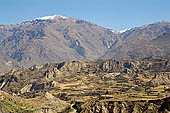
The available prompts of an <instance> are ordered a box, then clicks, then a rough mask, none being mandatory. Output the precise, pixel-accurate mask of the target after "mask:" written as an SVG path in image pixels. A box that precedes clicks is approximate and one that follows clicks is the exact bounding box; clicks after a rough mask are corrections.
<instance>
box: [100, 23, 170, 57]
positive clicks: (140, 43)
mask: <svg viewBox="0 0 170 113" xmlns="http://www.w3.org/2000/svg"><path fill="white" fill-rule="evenodd" d="M169 34H170V22H157V23H154V24H149V25H144V26H142V27H137V28H132V29H130V30H128V31H126V32H124V33H122V34H120V37H121V39H122V43H121V44H119V45H118V46H112V48H110V49H109V50H108V51H107V52H106V53H105V54H104V56H103V57H102V58H105V59H108V58H116V59H122V58H126V59H141V58H144V57H149V56H162V55H166V54H168V53H170V49H169V48H170V35H169Z"/></svg>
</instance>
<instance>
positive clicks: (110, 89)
mask: <svg viewBox="0 0 170 113" xmlns="http://www.w3.org/2000/svg"><path fill="white" fill-rule="evenodd" d="M0 89H1V91H2V92H1V95H2V96H1V98H2V99H1V102H2V104H1V111H6V112H11V110H12V111H14V112H16V109H14V108H15V107H12V106H19V107H17V110H18V112H22V110H28V111H29V112H42V113H56V112H63V113H76V112H79V113H98V112H100V113H120V112H122V113H126V112H127V111H128V112H134V113H142V112H143V113H146V112H147V113H159V112H162V113H168V112H169V111H170V109H169V108H170V107H169V106H170V103H169V101H170V100H169V97H170V56H169V55H167V56H165V57H148V58H145V59H143V60H138V61H137V60H121V61H118V60H114V59H110V60H98V61H94V62H90V61H88V62H85V61H72V62H63V63H51V64H46V65H41V66H32V67H30V68H21V69H19V70H12V71H10V72H8V73H6V74H4V75H1V76H0ZM3 103H6V104H5V105H6V106H3V105H4V104H3ZM13 103H14V104H13ZM9 104H10V105H9ZM23 106H24V107H23ZM26 106H27V107H26ZM151 108H152V109H151ZM24 112H26V111H24Z"/></svg>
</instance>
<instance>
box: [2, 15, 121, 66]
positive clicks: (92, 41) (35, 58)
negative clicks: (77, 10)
mask: <svg viewBox="0 0 170 113" xmlns="http://www.w3.org/2000/svg"><path fill="white" fill-rule="evenodd" d="M118 40H119V37H118V35H116V34H114V33H113V32H112V31H111V30H110V29H106V28H103V27H100V26H98V25H96V24H92V23H90V22H87V21H84V20H79V19H72V18H69V17H64V16H60V15H54V16H47V17H42V18H36V19H34V20H31V21H26V22H23V23H21V24H17V25H1V26H0V52H1V53H4V54H5V55H6V56H7V57H10V58H12V59H14V60H15V61H17V62H18V63H20V65H21V66H31V65H34V64H45V63H49V62H61V61H71V60H94V59H97V58H98V57H100V56H102V55H104V53H105V52H106V51H107V49H108V48H110V47H111V46H112V45H113V44H114V43H116V42H117V41H118Z"/></svg>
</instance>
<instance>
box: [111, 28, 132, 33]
mask: <svg viewBox="0 0 170 113" xmlns="http://www.w3.org/2000/svg"><path fill="white" fill-rule="evenodd" d="M130 29H131V28H129V29H124V30H120V31H115V30H112V32H113V33H117V34H121V33H124V32H126V31H128V30H130Z"/></svg>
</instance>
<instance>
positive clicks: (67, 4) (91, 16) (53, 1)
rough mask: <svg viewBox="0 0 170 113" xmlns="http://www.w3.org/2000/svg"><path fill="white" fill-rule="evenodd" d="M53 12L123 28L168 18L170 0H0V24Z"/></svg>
mask: <svg viewBox="0 0 170 113" xmlns="http://www.w3.org/2000/svg"><path fill="white" fill-rule="evenodd" d="M53 14H60V15H63V16H69V17H73V18H79V19H83V20H87V21H90V22H93V23H96V24H98V25H101V26H104V27H107V28H112V29H114V30H122V29H126V28H132V27H136V26H141V25H144V24H149V23H153V22H157V21H162V20H165V21H170V0H0V24H16V23H21V22H23V21H27V20H31V19H34V18H37V17H42V16H48V15H53Z"/></svg>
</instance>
